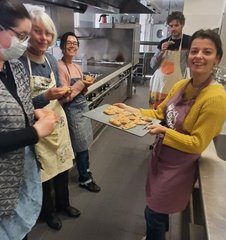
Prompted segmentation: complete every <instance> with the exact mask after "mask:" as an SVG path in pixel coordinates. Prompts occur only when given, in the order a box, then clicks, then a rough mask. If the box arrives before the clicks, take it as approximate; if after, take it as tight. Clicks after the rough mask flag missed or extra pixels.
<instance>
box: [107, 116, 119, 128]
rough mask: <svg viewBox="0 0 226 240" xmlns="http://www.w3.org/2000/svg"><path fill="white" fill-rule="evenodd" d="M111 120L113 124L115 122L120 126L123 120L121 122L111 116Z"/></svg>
mask: <svg viewBox="0 0 226 240" xmlns="http://www.w3.org/2000/svg"><path fill="white" fill-rule="evenodd" d="M109 122H110V123H111V124H113V125H114V126H116V127H120V126H121V122H120V121H119V120H117V119H115V118H111V119H110V120H109Z"/></svg>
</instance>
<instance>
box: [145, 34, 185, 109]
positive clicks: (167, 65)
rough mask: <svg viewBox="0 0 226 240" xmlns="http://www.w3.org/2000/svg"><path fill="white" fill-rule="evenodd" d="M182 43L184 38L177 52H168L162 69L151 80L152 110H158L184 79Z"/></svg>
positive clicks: (150, 98) (161, 66)
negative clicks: (172, 90) (174, 86)
mask: <svg viewBox="0 0 226 240" xmlns="http://www.w3.org/2000/svg"><path fill="white" fill-rule="evenodd" d="M182 41H183V37H182V38H181V42H180V47H179V49H178V50H177V51H171V50H167V51H166V53H165V56H164V59H163V61H162V63H161V64H160V67H159V68H158V69H157V70H156V71H155V73H154V75H153V77H152V78H151V80H150V94H149V103H150V107H152V108H156V107H157V106H158V105H159V104H160V103H161V102H162V101H163V100H164V99H165V98H166V96H167V94H168V93H169V91H170V89H171V88H172V86H173V85H174V84H175V83H176V82H178V81H179V80H181V79H182V78H183V74H182V72H181V64H180V63H181V55H182V50H181V47H182ZM186 51H187V50H186ZM183 56H185V55H184V54H183Z"/></svg>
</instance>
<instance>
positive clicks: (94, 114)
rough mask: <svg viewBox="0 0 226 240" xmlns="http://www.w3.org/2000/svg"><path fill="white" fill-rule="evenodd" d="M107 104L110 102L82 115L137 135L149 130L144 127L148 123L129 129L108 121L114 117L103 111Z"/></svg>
mask: <svg viewBox="0 0 226 240" xmlns="http://www.w3.org/2000/svg"><path fill="white" fill-rule="evenodd" d="M108 106H110V104H104V105H102V106H100V107H97V108H95V109H93V110H91V111H89V112H86V113H83V116H85V117H88V118H90V119H92V120H95V121H98V122H101V123H104V124H106V125H108V126H111V127H114V128H117V129H119V130H121V131H124V132H128V133H131V134H134V135H136V136H139V137H143V136H144V135H145V134H147V133H148V132H149V130H148V129H146V126H147V125H149V124H150V123H147V124H146V125H137V126H136V127H134V128H130V129H126V130H125V129H122V128H121V127H117V126H115V125H113V124H111V123H109V120H110V118H112V117H114V115H107V114H105V113H103V111H104V109H106V108H107V107H108ZM152 123H153V124H158V123H160V120H158V119H152Z"/></svg>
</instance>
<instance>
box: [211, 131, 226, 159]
mask: <svg viewBox="0 0 226 240" xmlns="http://www.w3.org/2000/svg"><path fill="white" fill-rule="evenodd" d="M213 142H214V145H215V148H216V152H217V156H218V157H219V158H221V159H222V160H224V161H226V147H225V146H226V144H225V143H226V135H218V136H216V137H215V138H214V140H213Z"/></svg>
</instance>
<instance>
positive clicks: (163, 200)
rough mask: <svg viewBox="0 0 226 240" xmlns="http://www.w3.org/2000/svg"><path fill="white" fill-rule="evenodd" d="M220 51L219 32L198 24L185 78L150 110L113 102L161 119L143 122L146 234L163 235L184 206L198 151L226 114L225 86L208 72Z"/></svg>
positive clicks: (149, 237)
mask: <svg viewBox="0 0 226 240" xmlns="http://www.w3.org/2000/svg"><path fill="white" fill-rule="evenodd" d="M222 54H223V52H222V43H221V40H220V36H219V35H218V34H217V33H215V32H214V31H212V30H199V31H197V32H195V33H194V34H193V35H192V37H191V42H190V46H189V56H188V64H189V66H190V68H191V75H192V78H191V79H184V80H181V81H179V82H178V83H176V84H175V85H174V86H173V88H172V89H171V90H170V92H169V94H168V96H167V97H166V99H165V100H164V101H163V102H162V103H161V104H160V105H159V106H158V107H157V109H156V110H153V109H152V110H150V109H136V108H132V107H129V106H127V105H125V104H116V105H117V106H119V107H121V108H124V109H125V110H127V111H130V112H140V113H141V114H142V115H144V116H149V117H153V118H157V119H159V120H161V121H162V122H164V124H163V125H161V124H157V125H154V124H153V125H151V126H150V127H149V128H150V133H151V134H154V135H156V140H155V143H154V148H153V153H152V159H151V162H150V165H149V171H148V176H147V181H146V204H147V206H146V209H145V218H146V223H147V230H146V238H145V239H146V240H165V232H166V231H167V230H168V227H169V225H168V214H171V213H175V212H178V211H182V210H184V209H185V208H186V206H187V204H188V201H189V198H190V195H191V192H192V188H193V185H194V183H195V182H196V180H197V176H198V163H199V158H200V155H201V153H202V152H203V151H204V150H205V148H206V147H207V146H208V145H209V143H210V142H211V141H212V139H213V138H214V137H215V136H217V135H218V134H219V133H220V131H221V128H222V126H223V124H224V121H225V120H226V94H225V89H224V87H223V86H222V85H220V84H218V83H217V82H216V81H215V78H214V75H213V69H214V67H215V65H217V64H218V63H219V62H220V60H221V57H222ZM216 106H217V107H216ZM213 122H214V124H213ZM210 126H211V131H210Z"/></svg>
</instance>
